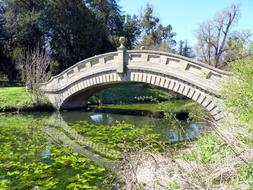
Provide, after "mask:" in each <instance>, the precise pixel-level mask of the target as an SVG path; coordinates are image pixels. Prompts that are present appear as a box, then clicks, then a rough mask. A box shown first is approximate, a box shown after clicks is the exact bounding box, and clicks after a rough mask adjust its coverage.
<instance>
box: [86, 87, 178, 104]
mask: <svg viewBox="0 0 253 190" xmlns="http://www.w3.org/2000/svg"><path fill="white" fill-rule="evenodd" d="M178 98H182V96H181V95H179V94H176V93H174V92H171V91H165V90H163V89H160V88H154V87H152V86H147V85H143V84H124V85H121V86H114V87H111V88H108V89H105V90H102V91H100V92H98V93H97V94H94V95H93V96H92V97H91V98H90V100H89V101H90V103H91V104H97V103H104V104H119V103H136V102H137V103H138V102H154V101H157V100H158V101H165V100H169V99H178Z"/></svg>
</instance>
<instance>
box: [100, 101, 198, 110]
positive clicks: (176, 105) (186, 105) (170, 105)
mask: <svg viewBox="0 0 253 190" xmlns="http://www.w3.org/2000/svg"><path fill="white" fill-rule="evenodd" d="M197 106H199V105H198V104H197V103H195V102H193V101H192V100H188V99H186V100H177V101H166V102H162V103H145V104H144V103H135V104H104V105H100V106H99V108H109V109H123V110H140V111H152V112H159V111H183V110H184V111H191V110H193V109H195V108H196V107H197Z"/></svg>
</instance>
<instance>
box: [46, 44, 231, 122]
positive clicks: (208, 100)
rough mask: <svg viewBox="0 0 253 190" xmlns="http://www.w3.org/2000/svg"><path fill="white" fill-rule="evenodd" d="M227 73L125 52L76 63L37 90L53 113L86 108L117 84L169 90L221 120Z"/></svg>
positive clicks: (175, 59) (160, 55) (183, 59)
mask: <svg viewBox="0 0 253 190" xmlns="http://www.w3.org/2000/svg"><path fill="white" fill-rule="evenodd" d="M229 76H230V73H228V72H225V71H222V70H219V69H216V68H214V67H211V66H209V65H206V64H203V63H199V62H196V61H194V60H192V59H188V58H186V57H182V56H179V55H175V54H170V53H166V52H158V51H149V50H130V51H128V50H126V49H125V48H124V47H120V48H118V51H117V52H111V53H107V54H102V55H98V56H95V57H91V58H89V59H86V60H83V61H80V62H78V63H76V64H75V65H73V66H71V67H70V68H68V69H66V70H65V71H63V72H62V73H60V74H59V75H57V76H54V77H52V78H51V79H50V80H49V81H48V82H46V83H44V84H41V90H42V91H43V92H44V94H45V95H46V96H47V97H48V99H49V100H50V101H51V103H52V104H53V105H54V107H55V108H56V109H57V110H61V109H70V108H78V107H83V106H85V105H86V102H87V100H88V98H89V97H90V96H92V95H93V94H94V93H96V92H98V91H100V90H102V89H105V88H108V87H110V86H113V85H115V84H118V83H126V82H127V83H130V82H131V83H133V82H141V83H148V84H152V85H155V86H159V87H162V88H165V89H168V90H172V91H174V92H177V93H179V94H182V95H184V96H187V97H189V98H191V99H193V100H194V101H196V102H198V103H199V104H201V105H202V106H204V107H205V108H206V109H207V110H208V111H210V113H211V114H212V115H213V116H214V118H216V119H220V118H221V115H222V113H221V111H220V110H221V109H220V108H221V104H222V103H221V101H219V97H218V95H217V90H218V89H219V86H220V84H219V81H221V80H222V79H224V78H226V77H229Z"/></svg>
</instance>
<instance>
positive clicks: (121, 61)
mask: <svg viewBox="0 0 253 190" xmlns="http://www.w3.org/2000/svg"><path fill="white" fill-rule="evenodd" d="M125 41H126V38H125V37H120V38H119V42H120V47H118V48H117V50H118V61H117V73H120V74H123V73H124V70H125V61H126V59H125V57H126V47H125V46H124V43H125Z"/></svg>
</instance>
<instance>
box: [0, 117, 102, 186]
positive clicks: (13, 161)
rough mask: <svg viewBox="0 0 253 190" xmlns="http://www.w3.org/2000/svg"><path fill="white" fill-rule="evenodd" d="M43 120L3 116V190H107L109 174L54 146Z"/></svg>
mask: <svg viewBox="0 0 253 190" xmlns="http://www.w3.org/2000/svg"><path fill="white" fill-rule="evenodd" d="M45 122H47V120H46V119H45V118H42V117H40V116H31V115H26V117H20V116H17V115H11V114H9V115H0V127H1V130H0V139H1V141H0V142H1V151H0V184H1V186H0V189H24V190H26V189H33V188H40V189H50V190H51V189H80V188H81V189H107V188H106V186H104V185H103V184H102V182H103V180H104V179H105V176H106V175H107V171H106V169H104V168H100V167H97V166H95V165H94V164H93V163H92V162H91V161H90V160H88V159H86V158H83V157H80V155H78V154H77V153H72V152H71V151H70V150H69V149H66V148H62V147H60V146H58V145H55V144H52V143H51V141H50V140H49V139H48V137H47V136H46V135H45V134H44V133H43V125H44V124H45Z"/></svg>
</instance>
